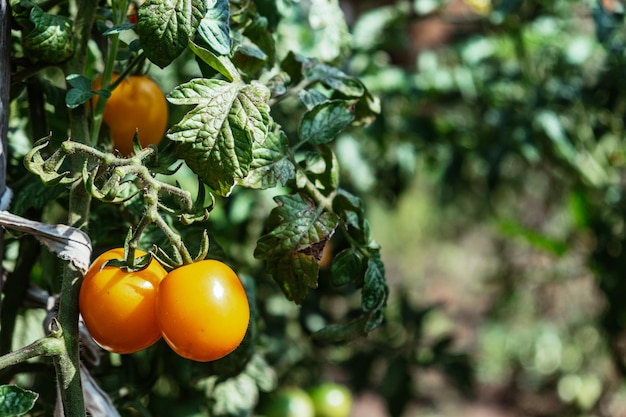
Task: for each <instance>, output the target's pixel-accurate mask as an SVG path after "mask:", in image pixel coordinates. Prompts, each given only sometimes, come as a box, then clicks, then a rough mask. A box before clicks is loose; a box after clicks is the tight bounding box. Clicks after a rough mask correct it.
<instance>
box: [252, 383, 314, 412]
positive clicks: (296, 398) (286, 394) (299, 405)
mask: <svg viewBox="0 0 626 417" xmlns="http://www.w3.org/2000/svg"><path fill="white" fill-rule="evenodd" d="M263 416H264V417H315V409H314V407H313V402H312V401H311V398H310V397H309V395H308V394H307V393H306V391H304V390H303V389H301V388H297V387H286V388H282V389H280V390H279V391H278V392H277V393H276V394H275V395H274V398H272V400H271V402H270V403H269V404H268V406H267V407H266V408H265V409H264V410H263Z"/></svg>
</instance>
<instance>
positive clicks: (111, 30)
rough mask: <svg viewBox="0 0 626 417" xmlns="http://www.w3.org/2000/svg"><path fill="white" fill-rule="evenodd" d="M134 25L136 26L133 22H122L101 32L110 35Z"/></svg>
mask: <svg viewBox="0 0 626 417" xmlns="http://www.w3.org/2000/svg"><path fill="white" fill-rule="evenodd" d="M135 26H137V25H136V24H135V23H122V24H121V25H116V26H112V27H110V28H108V29H107V30H105V31H104V32H102V34H103V35H104V36H111V35H115V34H118V33H122V32H125V31H127V30H131V29H134V28H135Z"/></svg>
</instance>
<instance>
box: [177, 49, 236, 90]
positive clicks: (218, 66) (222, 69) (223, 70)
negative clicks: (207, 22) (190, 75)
mask: <svg viewBox="0 0 626 417" xmlns="http://www.w3.org/2000/svg"><path fill="white" fill-rule="evenodd" d="M189 49H191V51H192V52H193V53H194V54H196V56H197V57H198V58H200V59H201V60H202V61H203V62H204V63H205V64H207V65H209V66H210V67H211V68H213V69H214V70H216V71H218V72H219V73H220V74H222V75H223V76H224V77H226V78H227V79H228V81H235V80H237V81H239V80H240V79H241V77H240V76H239V72H238V71H237V67H235V66H234V65H233V63H232V62H231V61H230V59H229V58H228V57H227V56H224V55H220V56H218V55H216V54H214V53H213V52H211V51H209V50H208V49H206V48H203V47H202V46H200V45H197V44H195V43H194V42H189Z"/></svg>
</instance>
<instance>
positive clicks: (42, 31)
mask: <svg viewBox="0 0 626 417" xmlns="http://www.w3.org/2000/svg"><path fill="white" fill-rule="evenodd" d="M29 19H30V22H31V23H32V25H34V27H33V29H32V30H31V31H29V32H28V33H27V34H26V35H25V36H24V39H23V40H22V43H23V45H24V49H25V50H26V51H27V52H28V54H29V56H30V57H34V58H36V59H38V60H41V61H44V62H47V63H51V64H57V63H59V62H62V61H64V60H66V59H67V58H69V57H70V56H71V55H72V53H73V52H74V43H73V36H74V27H73V24H72V21H71V20H70V19H68V18H67V17H65V16H59V15H54V14H49V13H46V12H44V10H43V9H42V8H41V7H39V6H34V7H33V8H32V9H31V11H30V16H29Z"/></svg>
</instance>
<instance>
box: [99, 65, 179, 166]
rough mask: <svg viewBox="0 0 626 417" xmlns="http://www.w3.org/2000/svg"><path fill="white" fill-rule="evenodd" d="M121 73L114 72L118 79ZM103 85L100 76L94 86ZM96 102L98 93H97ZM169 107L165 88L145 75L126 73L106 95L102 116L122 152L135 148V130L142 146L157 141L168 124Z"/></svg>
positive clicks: (156, 143)
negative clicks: (109, 94)
mask: <svg viewBox="0 0 626 417" xmlns="http://www.w3.org/2000/svg"><path fill="white" fill-rule="evenodd" d="M117 77H119V74H113V79H114V80H116V79H117ZM92 88H93V90H94V91H97V90H100V89H101V77H98V78H97V79H96V80H95V81H94V83H93V86H92ZM93 101H94V106H95V103H97V101H98V95H97V94H96V95H94V98H93ZM167 119H168V109H167V101H166V100H165V96H164V95H163V92H162V91H161V89H160V88H159V86H158V85H157V83H155V82H154V81H153V80H152V79H150V78H148V77H147V76H145V75H131V76H129V77H126V78H125V79H124V80H123V81H122V82H121V83H120V84H119V85H118V86H117V87H116V88H115V89H114V90H113V91H111V96H110V97H109V98H108V99H107V103H106V107H105V109H104V114H103V120H104V122H105V123H106V124H107V126H109V130H110V131H111V139H112V141H113V147H114V148H115V149H117V150H118V151H119V152H120V153H121V154H122V155H124V156H128V155H130V154H131V153H132V152H133V145H132V143H133V137H134V135H135V132H137V136H138V138H139V143H141V146H142V147H146V146H148V145H158V144H159V143H160V142H161V140H162V139H163V135H164V134H165V130H166V128H167Z"/></svg>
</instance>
